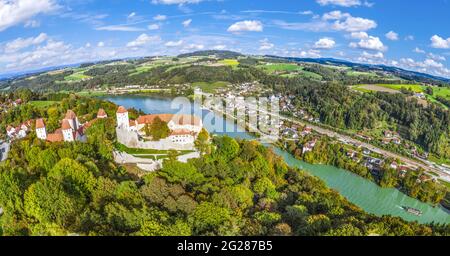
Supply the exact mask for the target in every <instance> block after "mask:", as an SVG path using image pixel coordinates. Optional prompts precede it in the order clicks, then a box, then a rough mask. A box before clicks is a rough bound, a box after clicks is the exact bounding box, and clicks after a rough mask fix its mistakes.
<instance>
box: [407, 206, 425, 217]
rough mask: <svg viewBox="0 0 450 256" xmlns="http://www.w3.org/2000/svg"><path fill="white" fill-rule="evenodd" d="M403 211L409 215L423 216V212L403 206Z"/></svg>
mask: <svg viewBox="0 0 450 256" xmlns="http://www.w3.org/2000/svg"><path fill="white" fill-rule="evenodd" d="M402 209H403V210H405V211H406V212H407V213H410V214H414V215H416V216H422V211H421V210H419V209H416V208H412V207H408V206H402Z"/></svg>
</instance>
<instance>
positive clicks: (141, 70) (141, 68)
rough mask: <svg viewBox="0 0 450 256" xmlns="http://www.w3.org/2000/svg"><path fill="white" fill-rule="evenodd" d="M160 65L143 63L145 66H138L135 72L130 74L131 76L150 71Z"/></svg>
mask: <svg viewBox="0 0 450 256" xmlns="http://www.w3.org/2000/svg"><path fill="white" fill-rule="evenodd" d="M158 66H160V65H159V64H154V65H151V64H150V65H143V66H138V67H136V69H135V72H133V73H131V74H129V76H134V75H139V74H142V73H145V72H148V71H150V70H152V69H154V68H156V67H158Z"/></svg>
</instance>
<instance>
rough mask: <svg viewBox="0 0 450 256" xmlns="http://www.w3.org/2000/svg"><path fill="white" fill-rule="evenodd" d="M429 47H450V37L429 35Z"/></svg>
mask: <svg viewBox="0 0 450 256" xmlns="http://www.w3.org/2000/svg"><path fill="white" fill-rule="evenodd" d="M430 40H431V47H433V48H439V49H450V38H447V39H444V38H442V37H440V36H438V35H434V36H432V37H431V39H430Z"/></svg>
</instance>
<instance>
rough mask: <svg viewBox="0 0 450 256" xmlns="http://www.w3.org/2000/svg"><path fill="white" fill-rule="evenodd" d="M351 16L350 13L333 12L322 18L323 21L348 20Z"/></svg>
mask: <svg viewBox="0 0 450 256" xmlns="http://www.w3.org/2000/svg"><path fill="white" fill-rule="evenodd" d="M350 16H351V15H350V14H348V13H343V12H341V11H332V12H327V13H325V14H324V15H323V16H322V19H323V20H340V19H343V18H347V17H350Z"/></svg>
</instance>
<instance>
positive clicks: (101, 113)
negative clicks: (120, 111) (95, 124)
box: [97, 108, 107, 117]
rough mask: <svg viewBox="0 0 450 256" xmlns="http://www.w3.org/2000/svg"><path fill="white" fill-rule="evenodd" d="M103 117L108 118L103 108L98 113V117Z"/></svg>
mask: <svg viewBox="0 0 450 256" xmlns="http://www.w3.org/2000/svg"><path fill="white" fill-rule="evenodd" d="M101 116H107V115H106V112H105V110H104V109H103V108H101V109H99V110H98V113H97V117H101Z"/></svg>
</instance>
